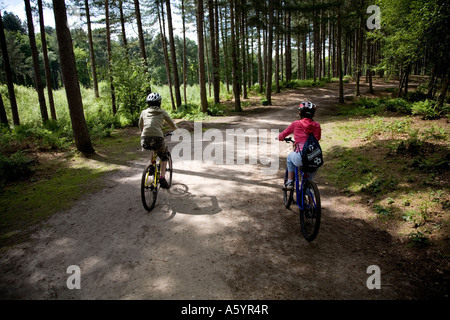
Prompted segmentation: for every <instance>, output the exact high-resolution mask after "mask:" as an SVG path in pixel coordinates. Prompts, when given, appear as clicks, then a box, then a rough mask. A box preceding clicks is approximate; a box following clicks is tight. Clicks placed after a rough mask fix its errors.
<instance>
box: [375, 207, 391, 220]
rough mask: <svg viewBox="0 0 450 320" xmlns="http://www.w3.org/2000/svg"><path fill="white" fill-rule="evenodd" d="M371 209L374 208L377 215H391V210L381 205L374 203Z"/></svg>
mask: <svg viewBox="0 0 450 320" xmlns="http://www.w3.org/2000/svg"><path fill="white" fill-rule="evenodd" d="M373 209H374V210H375V212H376V213H377V215H378V216H382V217H389V216H392V212H391V210H390V209H388V208H385V207H383V206H382V205H379V204H374V205H373Z"/></svg>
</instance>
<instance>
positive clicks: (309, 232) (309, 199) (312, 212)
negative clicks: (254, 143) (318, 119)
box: [283, 137, 321, 241]
mask: <svg viewBox="0 0 450 320" xmlns="http://www.w3.org/2000/svg"><path fill="white" fill-rule="evenodd" d="M284 141H286V143H293V144H295V141H294V140H292V138H291V137H289V138H285V139H284ZM287 177H288V171H287V169H286V174H285V176H284V183H286V181H287ZM283 199H284V206H285V207H286V208H288V209H289V208H290V206H291V204H292V203H294V202H295V203H296V204H297V206H298V208H299V214H300V226H301V231H302V234H303V236H304V237H305V239H306V240H308V241H313V240H314V239H315V238H316V237H317V234H318V233H319V227H320V218H321V206H320V193H319V188H318V187H317V185H316V184H315V182H314V181H312V180H310V179H309V177H308V173H305V172H303V171H302V170H301V168H300V169H299V168H298V167H297V168H295V200H294V190H284V189H283Z"/></svg>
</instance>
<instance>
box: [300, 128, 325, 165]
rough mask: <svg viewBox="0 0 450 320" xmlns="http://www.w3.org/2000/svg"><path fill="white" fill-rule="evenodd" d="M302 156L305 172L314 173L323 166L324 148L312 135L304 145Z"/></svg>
mask: <svg viewBox="0 0 450 320" xmlns="http://www.w3.org/2000/svg"><path fill="white" fill-rule="evenodd" d="M301 155H302V162H303V170H304V171H307V172H314V171H316V170H317V169H319V168H320V167H321V166H322V165H323V155H322V148H321V147H320V144H319V141H317V139H316V137H314V135H313V134H312V133H310V134H309V136H308V139H307V140H306V142H305V144H304V145H303V149H302V153H301Z"/></svg>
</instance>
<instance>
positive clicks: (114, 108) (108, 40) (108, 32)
mask: <svg viewBox="0 0 450 320" xmlns="http://www.w3.org/2000/svg"><path fill="white" fill-rule="evenodd" d="M105 19H106V51H107V53H108V71H109V84H110V88H111V104H112V112H113V114H116V113H117V106H116V93H115V89H114V77H113V70H112V64H111V60H112V53H111V30H110V25H109V0H105Z"/></svg>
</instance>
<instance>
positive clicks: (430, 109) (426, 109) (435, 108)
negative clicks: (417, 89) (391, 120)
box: [411, 99, 450, 120]
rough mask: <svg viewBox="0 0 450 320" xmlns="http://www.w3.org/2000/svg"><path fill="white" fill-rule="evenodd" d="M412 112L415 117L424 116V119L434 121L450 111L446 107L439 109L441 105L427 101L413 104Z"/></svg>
mask: <svg viewBox="0 0 450 320" xmlns="http://www.w3.org/2000/svg"><path fill="white" fill-rule="evenodd" d="M411 111H412V114H414V115H419V116H422V119H425V120H433V119H438V118H440V117H442V116H443V115H444V114H446V113H448V112H449V111H450V110H449V108H448V107H446V106H443V107H442V108H439V105H438V103H437V102H436V101H433V100H429V99H426V100H425V101H418V102H415V103H413V105H412V107H411Z"/></svg>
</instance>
